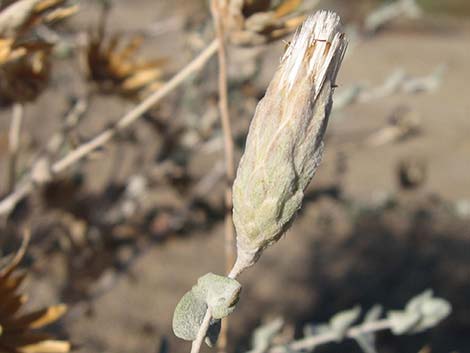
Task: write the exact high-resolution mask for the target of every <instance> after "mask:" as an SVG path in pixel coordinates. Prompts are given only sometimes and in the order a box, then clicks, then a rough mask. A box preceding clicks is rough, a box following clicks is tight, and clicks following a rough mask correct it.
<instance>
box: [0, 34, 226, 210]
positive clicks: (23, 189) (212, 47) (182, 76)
mask: <svg viewBox="0 0 470 353" xmlns="http://www.w3.org/2000/svg"><path fill="white" fill-rule="evenodd" d="M218 46H219V43H218V41H217V39H214V40H213V41H212V42H211V43H210V44H209V45H208V46H207V47H206V48H205V49H204V50H203V51H202V52H201V53H200V54H199V55H198V56H197V57H196V58H194V59H193V60H192V61H191V62H190V63H189V64H188V65H187V66H186V67H184V68H183V69H182V70H181V71H179V72H178V73H177V74H176V75H175V76H173V77H172V78H171V80H169V81H168V82H167V83H166V84H165V85H164V86H163V87H161V88H160V89H159V90H157V91H156V92H154V93H153V94H151V95H150V96H149V97H147V98H146V99H145V100H144V101H143V102H141V103H139V104H138V105H137V106H136V107H134V108H133V109H132V110H131V111H129V112H128V113H127V114H125V115H124V116H123V117H122V118H121V119H120V120H119V121H118V122H117V123H116V124H115V125H114V126H113V127H111V128H108V129H106V130H104V131H102V132H101V133H100V134H99V135H97V136H96V137H95V138H93V139H92V140H90V141H88V142H85V143H84V144H82V145H80V146H78V147H77V148H76V149H74V150H72V151H71V152H69V153H68V154H67V155H66V156H65V157H63V158H62V159H60V160H58V161H56V162H55V163H54V164H52V166H51V172H52V175H53V176H54V175H55V174H57V173H60V172H62V171H64V170H65V169H67V168H68V167H70V166H71V165H73V164H75V163H76V162H77V161H79V160H81V159H82V158H84V157H86V156H87V155H88V154H89V153H90V152H93V151H94V150H96V149H97V148H99V147H101V146H103V145H105V144H106V143H107V142H109V141H110V140H111V139H112V138H113V137H114V136H115V135H116V134H117V133H118V132H120V131H121V130H123V129H125V128H127V127H128V126H129V125H131V124H132V123H134V122H135V121H136V120H137V119H138V118H140V117H141V116H142V114H144V113H145V112H146V111H148V110H149V109H150V108H152V107H153V106H154V105H155V104H157V103H158V102H159V101H160V100H161V99H162V98H164V97H165V96H166V95H168V94H169V93H170V92H172V91H173V90H174V89H175V88H176V87H178V86H179V85H180V84H181V83H183V82H184V81H185V80H186V79H187V78H188V77H189V76H190V75H191V74H193V73H195V72H197V71H199V70H200V69H201V68H202V67H204V65H205V64H206V63H207V62H208V61H209V59H210V58H211V57H212V56H213V55H214V54H215V52H216V51H217V48H218ZM32 169H34V165H33V167H32ZM34 186H35V184H34V182H33V180H31V177H29V178H26V179H25V180H24V181H23V183H22V184H21V185H20V187H18V188H17V189H16V190H15V191H14V192H13V193H10V194H9V195H8V196H6V197H5V198H4V199H3V200H1V201H0V215H2V214H7V213H9V212H10V211H11V210H12V209H13V208H14V207H15V205H16V204H17V203H18V201H19V200H21V199H22V198H23V197H25V196H26V195H28V194H29V193H30V192H31V191H32V190H33V189H34Z"/></svg>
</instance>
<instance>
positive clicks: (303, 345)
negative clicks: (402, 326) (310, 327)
mask: <svg viewBox="0 0 470 353" xmlns="http://www.w3.org/2000/svg"><path fill="white" fill-rule="evenodd" d="M389 328H390V322H389V320H387V319H383V320H379V321H374V322H368V323H364V324H361V325H358V326H354V327H351V328H350V329H349V330H348V332H347V333H346V337H349V338H353V339H354V338H356V337H358V336H360V335H363V334H365V333H370V332H376V331H383V330H387V329H389ZM337 339H338V336H337V335H336V334H335V333H334V332H327V333H324V334H320V335H318V336H311V337H306V338H302V339H300V340H298V341H294V342H291V343H289V344H287V345H280V346H275V347H272V348H271V349H269V350H268V352H269V353H284V352H286V351H287V352H289V351H301V350H311V349H313V348H315V347H317V346H319V345H321V344H325V343H328V342H333V341H336V340H337Z"/></svg>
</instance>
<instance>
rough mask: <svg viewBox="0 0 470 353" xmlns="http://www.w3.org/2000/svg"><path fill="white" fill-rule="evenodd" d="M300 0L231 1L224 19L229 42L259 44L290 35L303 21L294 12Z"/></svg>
mask: <svg viewBox="0 0 470 353" xmlns="http://www.w3.org/2000/svg"><path fill="white" fill-rule="evenodd" d="M302 2H303V0H282V1H275V0H233V1H230V2H229V5H228V11H227V12H226V13H227V16H228V17H229V18H228V23H230V27H231V28H230V36H229V38H230V41H231V42H232V43H233V44H236V45H260V44H265V43H268V42H270V41H273V40H276V39H279V38H281V37H283V36H285V35H287V34H289V33H291V32H293V31H294V30H295V29H296V28H297V27H298V26H299V25H300V24H301V23H302V22H303V20H304V19H305V16H304V15H303V14H301V13H300V12H299V11H298V9H299V7H300V5H301V4H302Z"/></svg>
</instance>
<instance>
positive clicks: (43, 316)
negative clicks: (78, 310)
mask: <svg viewBox="0 0 470 353" xmlns="http://www.w3.org/2000/svg"><path fill="white" fill-rule="evenodd" d="M28 240H29V237H25V240H24V241H23V245H22V247H21V249H20V250H19V251H18V252H17V254H16V255H15V256H14V257H13V258H12V259H11V260H10V261H9V262H8V263H7V264H6V265H4V266H3V267H1V268H0V352H6V353H67V352H69V351H70V349H71V344H70V342H68V341H61V340H56V339H54V338H53V337H52V336H51V335H48V334H46V333H43V332H41V331H40V330H39V331H38V329H41V328H43V327H44V326H46V325H49V324H51V323H53V322H55V321H57V320H58V319H59V318H60V317H61V316H63V315H64V313H65V312H66V310H67V307H66V306H65V305H55V306H50V307H47V308H43V309H40V310H37V311H33V312H30V313H22V312H21V311H22V308H23V306H24V305H25V304H26V302H27V301H28V297H27V296H26V295H24V294H22V293H18V289H19V287H20V286H21V284H22V283H23V281H24V279H25V277H26V273H24V272H20V271H18V264H19V263H20V261H21V259H22V258H23V255H24V253H25V250H26V247H27V243H28ZM2 262H3V261H2Z"/></svg>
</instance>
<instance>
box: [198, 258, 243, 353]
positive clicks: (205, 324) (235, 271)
mask: <svg viewBox="0 0 470 353" xmlns="http://www.w3.org/2000/svg"><path fill="white" fill-rule="evenodd" d="M243 269H244V268H241V267H239V266H238V264H237V263H235V264H234V265H233V267H232V269H231V270H230V272H229V274H228V275H227V277H229V278H232V279H235V278H237V277H238V275H239V274H240V273H241V271H243ZM210 321H211V312H210V310H209V309H207V311H206V315H204V319H203V320H202V324H201V327H199V331H198V333H197V336H196V339H195V340H194V341H193V343H192V345H191V352H190V353H199V351H200V350H201V345H202V341H204V338H205V337H206V335H207V330H208V329H209V324H210Z"/></svg>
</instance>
